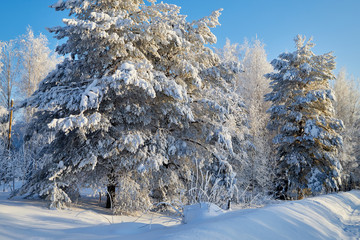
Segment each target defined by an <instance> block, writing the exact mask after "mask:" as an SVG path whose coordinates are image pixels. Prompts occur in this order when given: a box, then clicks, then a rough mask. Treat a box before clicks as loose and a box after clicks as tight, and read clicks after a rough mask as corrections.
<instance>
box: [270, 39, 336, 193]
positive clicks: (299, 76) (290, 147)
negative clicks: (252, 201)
mask: <svg viewBox="0 0 360 240" xmlns="http://www.w3.org/2000/svg"><path fill="white" fill-rule="evenodd" d="M295 43H296V47H297V50H296V51H295V52H293V53H283V54H280V56H279V59H275V60H273V61H272V65H273V66H274V68H275V70H277V71H276V72H274V73H270V74H268V75H267V77H268V78H270V79H271V80H272V82H271V88H272V92H271V93H269V94H267V95H266V96H265V97H266V100H267V101H271V102H272V106H271V107H270V109H269V110H268V112H269V113H270V114H271V116H270V122H269V124H268V127H269V129H270V130H273V131H275V132H276V133H277V135H276V136H275V138H274V139H273V141H274V143H275V144H276V145H277V157H278V161H279V162H278V170H279V171H278V183H277V195H278V197H280V198H291V199H297V198H301V197H303V196H307V195H315V194H321V193H327V192H331V191H335V190H338V189H339V185H340V184H341V182H340V172H341V166H340V163H339V160H338V159H337V151H338V148H339V147H340V146H341V145H342V138H341V136H340V135H339V132H340V130H341V129H342V128H343V124H342V121H340V120H338V119H335V118H334V115H335V111H334V108H333V105H332V102H333V101H335V99H334V94H333V91H332V90H331V88H330V86H329V80H331V79H334V78H335V77H334V75H333V73H332V70H333V69H334V68H335V61H334V57H333V56H332V54H331V53H327V54H324V55H319V56H317V55H315V54H314V53H313V52H312V51H311V48H312V47H313V46H314V44H313V43H311V40H310V41H308V42H306V41H305V38H304V37H301V36H297V38H296V39H295Z"/></svg>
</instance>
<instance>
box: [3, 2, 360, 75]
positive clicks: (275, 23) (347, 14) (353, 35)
mask: <svg viewBox="0 0 360 240" xmlns="http://www.w3.org/2000/svg"><path fill="white" fill-rule="evenodd" d="M53 2H55V0H54V1H52V0H11V1H4V0H3V1H2V3H1V8H0V29H1V30H0V40H3V41H7V40H9V39H12V38H16V37H17V36H19V35H21V34H23V33H25V31H26V27H27V26H28V25H31V26H32V27H33V29H34V31H35V32H36V33H39V32H42V33H45V34H46V35H47V36H48V38H49V40H50V42H51V47H54V46H55V45H56V43H57V41H56V40H55V39H53V38H52V35H51V34H49V33H47V31H46V27H52V26H57V25H61V24H62V22H61V19H62V18H64V17H67V15H66V14H64V13H60V12H56V11H55V10H53V9H50V8H48V6H49V5H50V4H51V3H53ZM164 2H167V3H174V4H177V5H179V6H181V7H182V13H183V14H185V15H188V19H189V20H193V19H198V18H201V17H203V16H206V15H208V14H210V13H211V12H212V11H213V10H216V9H219V8H223V9H224V11H223V13H222V16H221V17H220V22H221V24H222V25H221V26H220V27H218V28H216V29H215V30H214V33H215V34H216V36H217V37H218V43H217V44H216V45H215V47H221V46H223V45H224V43H225V40H226V38H229V39H230V40H231V41H232V42H239V43H242V42H243V41H244V39H245V38H247V39H249V40H251V39H254V38H255V37H256V36H257V38H258V39H260V40H262V41H263V42H264V43H265V45H266V50H267V52H268V59H269V60H272V59H273V58H275V57H277V56H278V55H279V54H280V53H282V52H284V51H293V50H294V43H293V39H294V37H295V36H296V35H297V34H303V35H306V36H313V37H314V43H315V44H316V45H317V46H316V47H315V49H314V51H315V53H316V54H322V53H325V52H329V51H334V54H335V56H336V57H337V71H338V70H339V69H340V68H341V67H346V69H347V71H348V73H349V74H350V75H354V76H355V77H357V78H360V61H359V59H360V58H359V57H360V0H342V1H339V0H301V1H300V0H223V1H220V0H192V1H190V0H164ZM337 71H336V72H337Z"/></svg>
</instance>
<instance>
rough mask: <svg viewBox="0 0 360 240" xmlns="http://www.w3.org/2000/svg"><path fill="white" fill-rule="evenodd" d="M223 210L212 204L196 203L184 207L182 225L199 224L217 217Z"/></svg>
mask: <svg viewBox="0 0 360 240" xmlns="http://www.w3.org/2000/svg"><path fill="white" fill-rule="evenodd" d="M223 213H224V210H222V209H221V208H219V207H218V206H216V205H215V204H213V203H198V204H194V205H189V206H185V207H184V220H183V223H193V222H201V221H205V220H206V219H209V218H212V217H216V216H219V215H221V214H223Z"/></svg>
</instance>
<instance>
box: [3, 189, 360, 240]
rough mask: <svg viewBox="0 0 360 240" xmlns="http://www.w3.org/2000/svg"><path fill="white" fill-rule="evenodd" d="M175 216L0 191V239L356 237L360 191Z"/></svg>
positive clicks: (192, 210)
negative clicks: (118, 211)
mask: <svg viewBox="0 0 360 240" xmlns="http://www.w3.org/2000/svg"><path fill="white" fill-rule="evenodd" d="M185 213H186V216H187V218H186V222H187V223H186V224H181V223H180V219H179V218H171V217H167V216H164V215H160V214H144V215H142V216H141V217H140V218H135V217H126V216H112V215H111V214H109V212H108V211H107V210H106V209H103V208H100V207H97V206H96V203H87V204H80V205H79V206H78V207H76V208H71V209H68V210H50V209H48V208H47V207H46V203H45V202H41V201H31V200H19V199H17V200H8V193H6V192H5V193H0V239H139V240H140V239H141V240H142V239H148V240H152V239H156V240H159V239H179V240H185V239H196V240H201V239H206V240H211V239H221V240H226V239H301V240H304V239H343V240H346V239H360V191H351V192H346V193H338V194H329V195H324V196H320V197H314V198H308V199H305V200H300V201H293V202H283V203H280V204H273V205H268V206H265V207H263V208H258V209H243V210H233V211H227V212H224V211H222V210H220V209H217V208H216V207H214V206H210V208H209V207H208V205H207V204H202V205H201V206H200V205H198V206H191V207H189V208H187V210H186V211H185Z"/></svg>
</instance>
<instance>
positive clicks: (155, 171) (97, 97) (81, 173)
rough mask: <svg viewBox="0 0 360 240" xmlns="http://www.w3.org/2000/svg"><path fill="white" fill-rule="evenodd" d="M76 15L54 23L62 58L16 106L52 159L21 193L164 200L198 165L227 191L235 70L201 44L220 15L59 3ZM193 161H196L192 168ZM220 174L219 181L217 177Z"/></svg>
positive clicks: (236, 158) (60, 199)
mask: <svg viewBox="0 0 360 240" xmlns="http://www.w3.org/2000/svg"><path fill="white" fill-rule="evenodd" d="M52 7H53V8H55V9H56V10H58V11H59V10H60V11H63V10H67V11H69V12H70V15H71V16H73V18H72V19H64V20H63V21H64V23H65V26H64V27H55V28H51V29H50V31H51V32H53V33H55V34H56V37H57V38H58V39H64V38H67V41H66V42H65V43H64V44H62V45H60V46H59V47H58V48H57V52H58V53H59V54H62V55H69V56H70V58H68V59H66V60H64V62H63V63H61V64H59V65H58V66H57V69H56V70H54V71H53V72H51V73H50V74H49V75H48V76H47V77H46V78H45V79H44V81H43V82H42V83H41V84H40V87H39V90H38V91H36V92H35V93H34V94H33V96H32V97H30V98H29V99H28V100H27V101H26V102H25V104H24V106H32V107H36V108H38V110H39V111H38V113H37V115H36V117H35V119H34V121H33V128H32V129H33V130H34V131H37V132H47V131H49V129H51V130H52V131H56V132H57V135H56V138H55V139H54V141H53V142H52V143H51V144H49V145H48V146H46V147H44V149H43V151H42V154H43V156H47V157H48V164H47V165H45V167H44V168H43V169H42V170H40V171H38V172H36V173H34V174H33V175H32V176H31V177H30V178H29V181H28V183H27V184H26V185H25V186H24V187H23V188H22V189H21V190H20V191H19V192H18V194H25V195H34V194H38V195H40V196H43V197H47V198H48V199H49V200H51V202H52V206H53V207H62V206H63V204H66V203H70V202H71V201H73V199H74V198H75V197H76V195H77V194H78V190H79V189H78V188H80V187H84V186H88V187H93V188H98V187H103V186H107V190H108V193H110V194H109V195H111V197H112V199H111V200H112V201H109V202H108V204H109V205H110V204H114V206H115V209H116V211H118V212H120V213H121V212H126V211H135V210H143V209H146V208H148V207H149V205H150V204H151V203H152V201H171V200H172V199H173V198H175V197H178V194H179V191H180V190H181V189H185V188H186V187H187V185H188V184H190V182H191V180H192V179H193V177H194V176H193V175H194V168H195V166H202V168H203V169H204V170H206V171H211V172H212V173H213V176H214V178H216V179H218V180H216V179H212V182H213V183H215V182H216V183H217V184H220V185H222V186H225V188H226V189H228V190H229V196H224V198H225V197H226V198H229V197H231V196H232V195H231V194H232V193H233V186H234V184H235V175H236V174H235V173H234V171H233V170H232V165H233V164H238V165H241V162H242V161H243V159H245V158H246V144H244V143H246V139H245V138H244V133H245V132H246V126H245V125H246V123H245V122H246V119H245V118H246V113H245V111H244V110H243V105H242V103H241V99H240V98H239V96H237V95H236V94H233V93H232V89H231V88H232V82H231V80H232V76H233V75H234V74H236V73H238V72H239V66H237V65H236V64H231V63H228V64H222V65H221V64H219V59H218V57H217V55H216V54H214V53H213V51H212V50H210V49H209V48H208V47H206V46H205V45H206V44H213V43H215V42H216V37H215V36H214V35H213V34H212V32H211V30H210V28H213V27H215V26H217V25H218V24H219V23H218V17H219V16H220V12H219V11H215V12H213V13H212V14H211V15H210V16H209V17H205V18H203V19H200V20H198V21H193V22H191V23H189V22H187V21H186V17H185V16H183V15H180V14H179V12H180V8H179V7H178V6H176V5H169V4H165V3H156V1H155V0H149V1H147V2H144V1H141V0H71V1H70V0H60V1H58V3H56V4H54V5H53V6H52ZM234 118H235V119H236V120H237V122H236V123H235V122H233V121H232V120H233V119H234ZM199 164H200V165H199ZM219 179H220V180H219Z"/></svg>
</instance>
